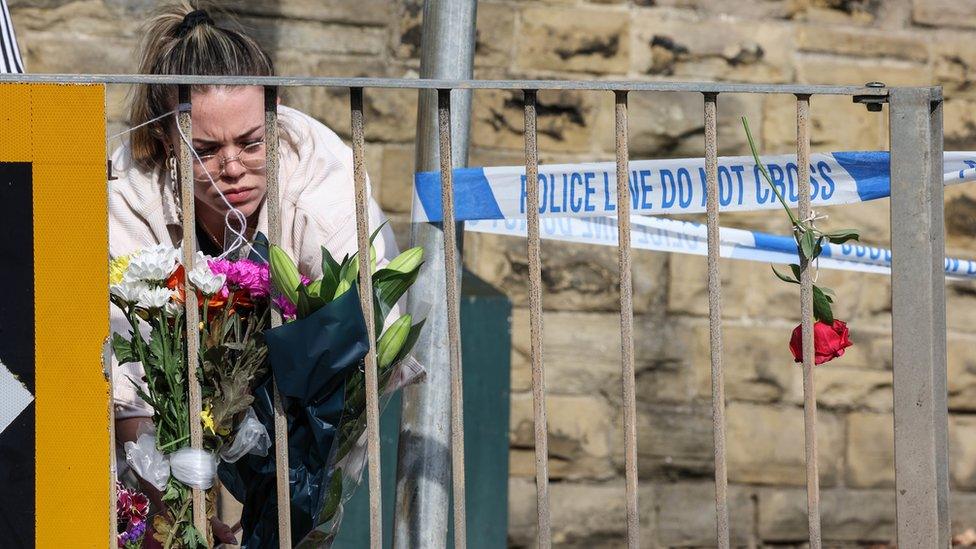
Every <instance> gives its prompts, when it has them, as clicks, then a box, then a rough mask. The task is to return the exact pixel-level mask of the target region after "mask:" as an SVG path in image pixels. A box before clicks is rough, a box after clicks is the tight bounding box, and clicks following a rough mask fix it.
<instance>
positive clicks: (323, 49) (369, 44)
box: [241, 17, 386, 55]
mask: <svg viewBox="0 0 976 549" xmlns="http://www.w3.org/2000/svg"><path fill="white" fill-rule="evenodd" d="M241 22H242V23H243V24H245V25H247V26H248V29H249V30H250V33H251V35H252V36H253V37H254V38H255V39H256V40H258V41H259V42H261V44H262V45H263V46H264V47H266V48H268V50H269V51H271V52H276V51H279V50H296V51H299V52H303V53H305V54H307V55H323V54H326V55H327V54H344V55H379V54H381V53H382V52H383V50H384V48H385V47H386V29H384V28H382V27H362V26H353V25H343V24H337V23H323V22H320V21H309V20H302V19H289V18H280V19H278V18H276V19H266V18H260V19H258V18H254V17H242V18H241Z"/></svg>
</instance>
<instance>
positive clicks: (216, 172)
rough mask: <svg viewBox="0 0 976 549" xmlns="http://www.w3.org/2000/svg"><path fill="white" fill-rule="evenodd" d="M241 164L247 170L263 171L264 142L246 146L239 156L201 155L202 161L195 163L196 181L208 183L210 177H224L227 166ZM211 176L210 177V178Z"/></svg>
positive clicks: (194, 177) (194, 176)
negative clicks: (235, 163) (234, 163)
mask: <svg viewBox="0 0 976 549" xmlns="http://www.w3.org/2000/svg"><path fill="white" fill-rule="evenodd" d="M234 161H237V162H240V163H241V166H243V167H244V169H246V170H261V169H264V166H265V162H266V161H265V156H264V141H256V142H254V143H250V144H248V145H245V146H244V148H242V149H241V150H240V151H238V152H237V154H235V155H233V156H228V157H223V156H220V155H217V154H201V155H200V160H199V161H198V162H194V163H193V179H194V181H200V182H206V181H209V179H210V177H212V178H214V179H218V178H220V177H221V176H222V175H224V171H225V170H226V169H227V165H228V164H230V163H231V162H234ZM208 174H209V177H208Z"/></svg>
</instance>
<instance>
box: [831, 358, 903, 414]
mask: <svg viewBox="0 0 976 549" xmlns="http://www.w3.org/2000/svg"><path fill="white" fill-rule="evenodd" d="M845 356H846V355H845ZM843 363H844V360H843V359H838V361H837V362H836V363H833V364H830V365H828V366H825V367H822V368H818V369H817V373H816V384H817V403H818V404H819V405H820V406H822V407H824V408H828V409H837V410H871V411H878V412H890V411H891V406H892V398H893V394H892V391H893V388H892V376H891V372H890V371H879V370H864V369H856V368H847V367H845V366H844V365H843Z"/></svg>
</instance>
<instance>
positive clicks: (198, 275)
mask: <svg viewBox="0 0 976 549" xmlns="http://www.w3.org/2000/svg"><path fill="white" fill-rule="evenodd" d="M189 278H190V284H193V286H195V287H196V289H198V290H200V292H202V293H203V295H206V296H211V295H214V294H216V293H217V292H219V291H220V290H221V289H222V288H223V287H224V283H225V282H227V275H225V274H214V273H212V272H211V271H210V266H209V265H207V262H206V261H202V262H200V263H197V264H196V266H195V267H193V270H192V271H190V275H189Z"/></svg>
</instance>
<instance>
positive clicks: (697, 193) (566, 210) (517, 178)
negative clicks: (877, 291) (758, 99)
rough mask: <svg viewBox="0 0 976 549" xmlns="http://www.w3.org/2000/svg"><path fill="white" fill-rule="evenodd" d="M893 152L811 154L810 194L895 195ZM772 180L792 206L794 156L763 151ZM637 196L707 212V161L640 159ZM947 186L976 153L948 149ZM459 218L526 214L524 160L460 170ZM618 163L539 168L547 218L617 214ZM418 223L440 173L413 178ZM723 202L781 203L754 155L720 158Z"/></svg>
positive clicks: (822, 200)
mask: <svg viewBox="0 0 976 549" xmlns="http://www.w3.org/2000/svg"><path fill="white" fill-rule="evenodd" d="M888 161H889V154H888V153H887V152H833V153H817V154H812V155H810V196H811V202H812V204H813V205H814V206H827V205H833V204H851V203H854V202H864V201H868V200H874V199H878V198H885V197H888V196H890V194H891V185H890V181H889V176H888V164H889V162H888ZM762 163H763V164H764V165H765V166H766V168H767V170H768V171H769V175H770V178H771V179H772V183H773V184H774V185H776V186H777V188H778V189H779V190H780V191H781V194H782V195H783V196H784V197H785V198H786V200H787V201H788V202H789V203H791V204H794V205H795V204H796V202H797V200H798V197H799V195H798V187H799V170H798V168H797V162H796V156H795V155H779V156H766V157H762ZM628 168H629V169H628V172H629V174H628V181H629V188H630V193H629V194H630V197H629V198H630V200H629V202H628V203H627V207H628V208H629V209H630V211H631V212H632V213H636V214H643V215H648V214H683V213H698V212H704V211H705V188H706V178H705V160H704V159H703V158H688V159H670V160H635V161H632V162H630V164H629V166H628ZM943 180H944V182H945V184H947V185H949V184H955V183H964V182H968V181H976V152H946V153H944V156H943ZM452 181H453V184H454V196H455V198H454V203H455V217H456V219H457V220H458V221H470V220H482V219H524V218H525V204H526V184H525V167H524V166H506V167H494V168H459V169H456V170H453V172H452ZM616 181H617V180H616V164H615V163H613V162H601V163H584V164H554V165H543V166H539V213H540V214H541V215H542V216H543V217H601V216H613V215H617V208H618V202H619V201H618V200H617V191H616V189H617V182H616ZM414 182H415V186H414V208H413V211H414V215H415V216H416V217H415V220H416V221H440V220H441V219H442V217H441V183H440V173H439V172H421V173H417V174H416V175H415V176H414ZM718 184H719V208H720V210H722V211H748V210H762V209H775V208H779V207H780V205H779V204H778V203H777V201H776V196H775V194H774V193H773V192H772V191H771V189H770V188H769V185H768V184H767V183H766V182H765V180H763V179H762V177H761V175H760V170H759V166H757V165H756V163H755V162H754V160H753V158H752V157H751V156H735V157H721V158H719V159H718Z"/></svg>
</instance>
